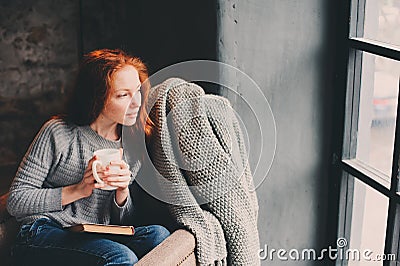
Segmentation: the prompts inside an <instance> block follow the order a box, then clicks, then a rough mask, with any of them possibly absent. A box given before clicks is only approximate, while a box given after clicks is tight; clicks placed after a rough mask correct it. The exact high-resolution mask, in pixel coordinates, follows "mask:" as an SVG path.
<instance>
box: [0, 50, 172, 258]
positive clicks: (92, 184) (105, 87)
mask: <svg viewBox="0 0 400 266" xmlns="http://www.w3.org/2000/svg"><path fill="white" fill-rule="evenodd" d="M147 78H148V74H147V70H146V67H145V65H144V64H143V62H141V61H140V60H139V59H138V58H135V57H131V56H129V55H127V54H126V53H124V52H123V51H121V50H107V49H103V50H97V51H93V52H91V53H89V54H87V55H85V57H84V59H83V61H82V63H81V66H80V69H79V73H78V78H77V83H76V86H75V88H74V90H73V92H72V95H71V98H70V101H69V106H68V108H67V113H66V115H64V116H62V117H61V116H59V117H57V118H52V119H51V120H49V121H48V122H46V123H45V124H44V125H43V127H42V128H41V130H40V131H39V133H38V134H37V136H36V137H35V139H34V141H33V143H32V144H31V146H30V147H29V149H28V151H27V153H26V154H25V156H24V158H23V160H22V162H21V164H20V167H19V169H18V171H17V173H16V176H15V178H14V181H13V183H12V185H11V188H10V195H9V199H8V206H7V207H8V210H9V212H10V214H11V215H13V216H15V217H16V218H17V220H18V221H20V222H21V223H22V227H21V230H20V232H19V234H18V236H17V242H16V245H15V248H14V254H13V256H14V257H15V259H16V261H17V263H18V264H29V265H35V264H38V265H46V264H49V265H64V264H65V265H132V264H134V263H135V262H137V261H138V259H139V258H140V257H142V256H143V255H144V254H146V253H147V252H148V251H150V250H151V249H152V248H154V247H155V246H157V245H158V244H159V243H161V242H162V241H163V240H164V239H165V238H166V237H167V236H168V235H169V232H168V231H167V229H165V228H164V227H162V226H159V225H150V226H142V227H137V228H136V232H135V234H134V235H133V236H115V235H106V234H89V233H75V232H71V231H69V230H68V229H66V227H69V226H72V225H75V224H80V223H100V224H127V223H128V222H129V221H130V218H132V216H134V215H135V210H134V203H133V202H132V199H131V196H130V193H129V185H130V184H131V183H132V181H133V179H134V177H135V175H136V173H137V172H138V170H139V168H140V165H141V163H140V161H139V160H136V161H134V162H131V161H130V162H126V161H125V160H123V158H124V157H122V158H121V160H120V161H115V162H113V163H112V164H114V165H116V166H119V169H118V167H117V169H115V167H112V168H109V167H99V168H98V172H99V175H100V177H101V178H102V179H103V180H104V181H105V183H104V184H100V183H97V182H96V181H95V179H94V177H93V173H92V163H93V161H94V160H95V159H96V157H95V156H93V152H94V151H96V150H98V149H104V148H121V143H122V142H121V134H122V133H121V131H122V126H134V128H135V130H136V131H138V132H145V133H150V130H151V124H150V123H151V122H150V121H149V120H148V119H146V118H147V114H146V113H145V112H146V108H145V106H146V103H147V101H146V99H147V95H148V90H149V85H148V83H147V82H146V80H147ZM138 157H139V156H138ZM128 163H129V166H130V167H129V166H128ZM108 185H110V186H114V187H116V189H114V190H103V189H102V188H104V186H108Z"/></svg>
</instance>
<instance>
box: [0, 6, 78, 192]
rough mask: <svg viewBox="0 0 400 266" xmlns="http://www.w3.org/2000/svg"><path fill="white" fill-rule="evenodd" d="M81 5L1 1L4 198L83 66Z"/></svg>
mask: <svg viewBox="0 0 400 266" xmlns="http://www.w3.org/2000/svg"><path fill="white" fill-rule="evenodd" d="M78 21H79V9H78V1H75V0H67V1H57V0H46V1H33V0H16V1H7V0H3V1H0V62H1V63H0V128H1V130H0V192H4V191H6V190H8V187H9V184H10V181H11V179H12V177H13V175H14V174H15V171H16V167H17V164H18V163H19V161H20V160H21V158H22V156H23V154H24V153H25V151H26V149H27V148H28V146H29V143H30V142H31V141H32V139H33V137H34V135H35V134H36V132H37V131H38V130H39V128H40V126H41V125H42V123H43V122H44V121H45V120H47V119H48V118H49V116H50V115H52V114H56V113H57V112H59V111H60V107H61V106H62V102H63V100H64V98H65V92H66V91H67V90H68V87H69V86H70V85H71V81H72V77H73V76H74V74H73V73H74V71H75V70H76V67H77V63H78Z"/></svg>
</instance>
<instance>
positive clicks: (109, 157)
mask: <svg viewBox="0 0 400 266" xmlns="http://www.w3.org/2000/svg"><path fill="white" fill-rule="evenodd" d="M93 155H96V158H97V159H96V160H95V161H94V162H93V164H92V172H93V176H94V179H96V181H97V182H98V183H99V184H104V181H103V180H102V179H101V178H100V177H99V175H98V173H97V166H98V165H100V166H104V167H106V166H109V169H110V171H112V170H119V169H120V166H119V165H110V163H111V162H119V161H121V152H120V150H119V149H101V150H97V151H95V152H94V153H93ZM113 168H115V169H113ZM101 189H103V190H114V189H117V187H114V186H105V187H102V188H101Z"/></svg>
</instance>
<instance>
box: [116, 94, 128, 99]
mask: <svg viewBox="0 0 400 266" xmlns="http://www.w3.org/2000/svg"><path fill="white" fill-rule="evenodd" d="M126 96H128V94H127V93H124V94H118V95H117V97H118V98H122V97H126Z"/></svg>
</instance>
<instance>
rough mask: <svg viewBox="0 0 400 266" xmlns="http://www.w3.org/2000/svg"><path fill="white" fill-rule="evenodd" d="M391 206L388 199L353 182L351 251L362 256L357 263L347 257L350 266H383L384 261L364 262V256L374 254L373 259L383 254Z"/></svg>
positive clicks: (355, 259) (362, 184) (355, 180)
mask: <svg viewBox="0 0 400 266" xmlns="http://www.w3.org/2000/svg"><path fill="white" fill-rule="evenodd" d="M350 178H352V177H350ZM388 206H389V199H388V198H387V197H385V196H384V195H382V194H381V193H379V192H377V191H376V190H374V189H372V188H370V187H369V186H366V185H365V184H364V183H362V182H361V181H358V180H357V179H354V190H353V206H352V217H351V230H350V245H349V249H351V250H358V251H359V252H360V255H361V256H360V259H357V258H356V257H351V256H353V255H352V254H350V253H348V254H349V255H348V256H349V257H348V263H349V264H348V265H351V266H356V265H382V261H378V260H375V261H374V260H371V261H367V260H366V259H364V258H363V252H364V251H365V250H367V249H368V250H371V252H372V253H371V254H370V257H371V258H372V259H374V258H377V255H378V256H379V255H383V254H384V247H385V234H386V220H387V212H388ZM353 258H354V259H353Z"/></svg>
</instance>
